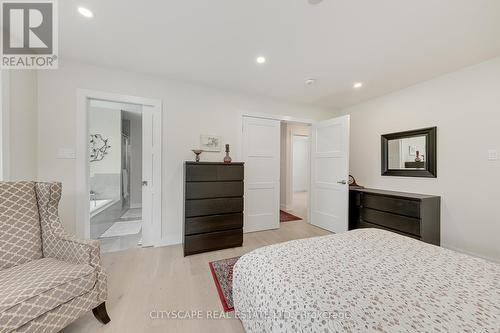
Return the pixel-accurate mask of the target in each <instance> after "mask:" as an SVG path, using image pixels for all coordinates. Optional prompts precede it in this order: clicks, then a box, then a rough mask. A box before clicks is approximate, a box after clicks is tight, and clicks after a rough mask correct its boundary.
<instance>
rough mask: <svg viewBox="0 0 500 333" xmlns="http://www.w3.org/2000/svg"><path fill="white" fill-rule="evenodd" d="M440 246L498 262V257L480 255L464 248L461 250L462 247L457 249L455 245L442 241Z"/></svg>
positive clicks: (499, 262) (499, 261)
mask: <svg viewBox="0 0 500 333" xmlns="http://www.w3.org/2000/svg"><path fill="white" fill-rule="evenodd" d="M441 246H442V247H444V248H446V249H448V250H453V251H456V252H459V253H463V254H467V255H470V256H473V257H478V258H482V259H485V260H488V261H492V262H495V263H497V264H500V258H492V257H487V256H483V255H480V254H477V253H474V252H471V251H466V250H463V249H459V248H457V247H455V246H452V245H448V244H444V243H441Z"/></svg>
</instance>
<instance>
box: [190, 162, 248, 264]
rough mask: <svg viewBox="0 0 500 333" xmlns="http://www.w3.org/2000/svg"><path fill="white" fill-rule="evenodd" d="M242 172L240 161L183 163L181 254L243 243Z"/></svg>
mask: <svg viewBox="0 0 500 333" xmlns="http://www.w3.org/2000/svg"><path fill="white" fill-rule="evenodd" d="M243 176H244V167H243V163H231V164H224V163H214V162H186V163H185V166H184V178H185V188H184V255H185V256H187V255H190V254H195V253H201V252H207V251H213V250H219V249H225V248H229V247H237V246H241V245H242V244H243V186H244V185H243V178H244V177H243Z"/></svg>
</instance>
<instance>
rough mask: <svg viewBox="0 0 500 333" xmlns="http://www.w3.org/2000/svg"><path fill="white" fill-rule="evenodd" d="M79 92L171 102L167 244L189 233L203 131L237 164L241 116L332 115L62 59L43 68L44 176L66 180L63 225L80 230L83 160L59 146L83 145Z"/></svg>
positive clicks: (165, 165) (166, 119) (166, 139)
mask: <svg viewBox="0 0 500 333" xmlns="http://www.w3.org/2000/svg"><path fill="white" fill-rule="evenodd" d="M78 88H83V89H92V90H100V91H106V92H113V93H120V94H130V95H135V96H141V97H147V98H154V99H161V100H162V101H163V148H162V149H163V161H162V169H163V173H162V181H163V184H162V195H163V198H162V200H163V205H162V215H163V216H162V220H163V221H162V239H163V242H164V243H165V244H168V243H179V242H181V239H182V238H181V236H182V225H183V221H182V214H183V212H182V209H183V197H182V193H183V162H184V161H185V160H193V159H194V155H193V153H192V152H191V149H192V148H193V147H197V146H198V145H199V139H200V134H204V133H210V134H216V135H221V136H222V140H223V144H226V143H228V144H230V146H231V157H232V158H233V161H238V160H240V159H241V130H242V123H241V115H242V114H243V113H270V114H271V113H272V114H283V115H289V116H295V117H301V118H304V117H305V118H312V119H326V118H329V117H330V114H331V112H330V111H329V110H326V109H320V108H315V107H311V106H308V105H301V104H289V103H283V102H279V101H276V100H273V99H268V98H263V97H256V96H250V95H244V94H237V93H231V92H226V91H221V90H217V89H213V88H209V87H204V86H199V85H192V84H187V83H180V82H173V81H169V80H165V79H162V78H158V77H152V76H144V75H137V74H132V73H127V72H124V71H119V70H111V69H106V68H100V67H93V66H87V65H83V64H78V63H69V62H61V63H60V66H59V69H58V70H54V71H40V73H39V76H38V102H39V105H38V107H39V136H38V137H39V143H40V144H39V154H38V162H39V176H40V178H42V179H45V180H61V181H62V182H63V199H62V201H61V204H60V213H61V217H62V220H63V222H64V224H65V226H66V228H67V229H68V230H69V231H73V232H74V231H75V225H74V220H75V195H74V193H75V173H74V172H75V160H56V158H55V156H56V152H57V149H58V147H59V146H61V145H64V146H65V147H66V146H67V147H75V132H76V126H77V124H76V115H75V113H76V92H77V89H78ZM223 156H224V152H223V151H221V152H220V153H203V154H202V155H201V160H202V161H208V160H209V161H222V159H223Z"/></svg>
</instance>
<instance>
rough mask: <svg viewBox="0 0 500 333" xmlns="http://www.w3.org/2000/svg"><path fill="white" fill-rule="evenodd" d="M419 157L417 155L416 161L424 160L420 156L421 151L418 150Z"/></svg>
mask: <svg viewBox="0 0 500 333" xmlns="http://www.w3.org/2000/svg"><path fill="white" fill-rule="evenodd" d="M416 153H417V157H415V162H422V158H421V157H420V152H419V151H418V150H417V152H416Z"/></svg>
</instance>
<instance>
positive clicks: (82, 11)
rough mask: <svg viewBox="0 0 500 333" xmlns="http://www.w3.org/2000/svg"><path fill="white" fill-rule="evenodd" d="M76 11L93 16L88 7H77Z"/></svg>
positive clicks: (89, 16) (86, 15)
mask: <svg viewBox="0 0 500 333" xmlns="http://www.w3.org/2000/svg"><path fill="white" fill-rule="evenodd" d="M78 12H79V13H80V14H81V15H82V16H85V17H88V18H92V17H94V13H92V12H91V11H90V9H87V8H85V7H78Z"/></svg>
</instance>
